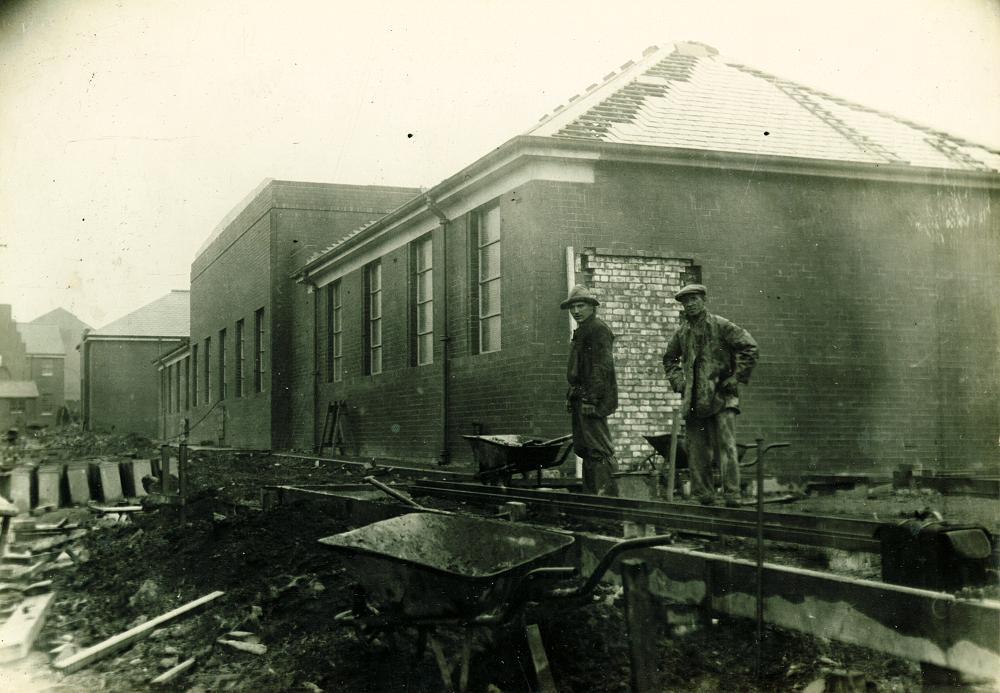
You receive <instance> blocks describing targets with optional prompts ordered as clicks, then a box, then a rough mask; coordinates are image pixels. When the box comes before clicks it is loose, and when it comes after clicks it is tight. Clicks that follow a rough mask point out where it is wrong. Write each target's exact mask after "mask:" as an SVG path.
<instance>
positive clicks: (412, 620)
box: [319, 512, 672, 688]
mask: <svg viewBox="0 0 1000 693" xmlns="http://www.w3.org/2000/svg"><path fill="white" fill-rule="evenodd" d="M671 540H672V537H671V536H655V537H644V538H641V539H632V540H629V541H623V542H621V543H619V544H617V545H615V546H614V547H613V548H612V549H611V550H609V551H608V553H607V554H605V556H604V557H603V558H602V559H601V561H600V562H599V563H598V565H597V566H596V567H595V569H594V571H593V573H591V575H590V576H589V577H587V578H586V579H582V578H579V577H577V571H576V569H575V568H572V567H569V566H567V565H565V559H566V557H567V556H566V554H567V550H568V549H569V548H570V546H571V545H572V544H573V542H574V538H573V536H572V535H571V534H568V533H565V532H561V531H554V530H548V529H542V528H538V527H531V526H527V525H523V524H518V523H512V522H505V521H499V520H490V519H484V518H478V517H470V516H463V515H454V514H451V513H436V512H425V513H419V512H418V513H410V514H407V515H401V516H399V517H394V518H391V519H388V520H382V521H380V522H376V523H374V524H370V525H367V526H365V527H360V528H358V529H355V530H351V531H349V532H344V533H342V534H336V535H333V536H329V537H324V538H322V539H320V540H319V541H320V543H322V544H324V545H326V546H328V547H330V548H331V549H334V550H336V551H338V552H340V553H343V554H347V555H348V556H349V557H350V561H349V562H348V564H347V569H348V571H350V572H351V574H352V576H353V577H354V579H355V580H356V582H357V583H358V589H357V592H356V593H355V603H354V606H353V607H352V609H351V610H349V611H346V612H343V613H341V614H338V615H337V617H336V619H337V620H338V621H348V622H351V623H353V624H354V625H356V626H358V627H359V629H360V630H361V632H362V633H363V634H365V635H367V636H368V637H372V636H373V635H377V634H381V633H387V632H390V633H391V632H399V631H400V630H401V629H404V630H405V629H406V628H416V629H417V632H418V636H419V638H420V640H419V641H418V654H419V653H422V652H423V648H424V645H425V644H426V642H427V639H428V636H429V635H430V634H431V632H432V631H433V630H434V629H435V628H436V627H439V626H456V627H460V628H464V629H466V631H468V629H471V628H477V627H493V626H499V625H501V624H503V623H506V622H508V621H510V620H511V619H512V618H513V617H514V616H515V615H516V614H517V613H519V611H520V610H521V609H522V607H523V606H524V605H525V604H526V603H527V602H528V601H542V600H547V599H563V600H567V603H572V602H570V601H569V600H571V599H572V598H577V597H579V598H583V597H586V596H588V595H589V594H590V593H591V592H592V591H593V590H594V588H595V587H596V586H597V584H598V583H599V582H600V580H601V578H602V577H603V576H604V574H605V572H607V570H608V568H609V567H610V565H611V563H612V562H613V561H614V559H615V558H616V557H617V556H618V555H619V554H621V553H622V552H623V551H628V550H633V549H639V548H645V547H649V546H658V545H662V544H667V543H670V541H671ZM462 640H463V641H464V643H466V644H464V645H462V647H463V648H464V652H463V668H464V669H467V666H468V657H469V653H468V645H467V643H468V642H470V640H471V635H468V636H467V637H465V638H463V639H462ZM431 644H432V647H433V648H434V650H435V656H436V657H437V658H438V664H439V666H441V667H442V673H444V672H445V670H446V669H448V670H449V671H450V668H449V667H446V666H445V665H444V664H443V659H444V655H443V653H442V651H441V648H440V646H439V645H438V644H437V643H436V642H434V641H433V640H431ZM463 677H464V674H463ZM446 683H448V685H449V686H451V685H452V684H451V682H450V681H446ZM459 688H461V686H459Z"/></svg>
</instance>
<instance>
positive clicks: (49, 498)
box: [38, 463, 66, 508]
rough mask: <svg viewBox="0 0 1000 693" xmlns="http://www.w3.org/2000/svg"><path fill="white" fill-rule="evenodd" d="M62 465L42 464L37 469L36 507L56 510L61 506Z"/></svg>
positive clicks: (64, 466) (63, 473)
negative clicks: (47, 507)
mask: <svg viewBox="0 0 1000 693" xmlns="http://www.w3.org/2000/svg"><path fill="white" fill-rule="evenodd" d="M65 474H66V465H64V464H58V463H56V464H52V463H47V464H43V465H42V466H41V467H39V468H38V505H39V506H49V507H54V508H58V507H60V506H61V505H62V482H63V477H64V476H65Z"/></svg>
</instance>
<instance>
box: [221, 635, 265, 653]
mask: <svg viewBox="0 0 1000 693" xmlns="http://www.w3.org/2000/svg"><path fill="white" fill-rule="evenodd" d="M215 642H217V643H219V644H220V645H227V646H229V647H232V648H233V649H236V650H240V651H242V652H249V653H250V654H255V655H262V654H267V645H261V644H260V643H255V642H243V641H242V640H227V639H226V638H219V639H218V640H216V641H215Z"/></svg>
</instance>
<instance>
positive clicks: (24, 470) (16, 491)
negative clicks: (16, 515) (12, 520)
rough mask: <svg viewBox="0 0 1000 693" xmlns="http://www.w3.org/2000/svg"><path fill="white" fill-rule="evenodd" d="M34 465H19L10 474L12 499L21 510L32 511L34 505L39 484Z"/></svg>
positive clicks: (24, 511)
mask: <svg viewBox="0 0 1000 693" xmlns="http://www.w3.org/2000/svg"><path fill="white" fill-rule="evenodd" d="M37 483H38V481H37V479H36V476H35V468H34V467H24V466H22V467H18V468H17V469H15V470H14V471H13V472H11V475H10V500H11V502H12V503H13V504H14V505H16V506H17V509H18V510H19V511H20V512H23V513H26V512H30V511H31V509H32V508H33V507H34V502H33V501H34V495H35V494H34V493H33V492H34V491H35V489H36V486H37Z"/></svg>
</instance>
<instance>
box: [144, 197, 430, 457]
mask: <svg viewBox="0 0 1000 693" xmlns="http://www.w3.org/2000/svg"><path fill="white" fill-rule="evenodd" d="M418 192H419V191H418V190H416V189H413V188H394V187H379V186H356V185H334V184H325V183H303V182H293V181H278V180H270V179H269V180H265V181H264V182H263V183H262V184H261V185H260V186H259V187H258V188H257V189H256V190H254V191H253V192H252V193H251V194H250V195H249V196H248V197H247V199H245V200H244V201H243V202H242V203H241V204H240V205H238V206H237V207H236V209H234V210H233V212H232V213H230V214H229V215H228V216H227V217H226V218H225V219H224V220H223V221H222V222H221V223H220V224H219V225H218V226H217V227H216V229H215V231H213V233H212V234H211V235H210V237H209V238H208V240H207V241H206V242H205V243H204V245H203V246H202V247H201V249H200V250H199V251H198V255H197V257H195V259H194V262H193V263H192V265H191V334H190V337H191V343H190V353H189V354H188V356H186V357H184V358H187V359H189V366H188V368H189V370H190V382H189V389H190V395H189V397H190V410H189V418H190V421H191V426H192V430H191V437H192V440H194V441H198V442H201V441H206V442H207V441H212V442H215V443H218V444H226V445H234V446H240V447H246V448H258V449H267V448H287V447H290V446H291V445H292V443H293V441H292V430H293V427H294V426H296V425H298V426H300V427H301V426H309V427H311V426H312V417H311V415H310V414H311V411H312V407H313V401H314V392H313V387H312V385H311V382H312V379H311V377H310V376H309V375H308V373H309V372H310V369H311V368H312V363H313V360H312V358H307V359H305V360H301V361H296V360H294V359H293V358H292V353H293V345H298V346H299V347H301V344H306V345H308V344H310V342H309V336H308V335H309V334H311V332H307V330H311V322H312V320H311V313H309V314H308V316H306V315H302V314H297V313H296V310H295V306H294V305H293V299H294V298H296V297H297V293H298V291H297V290H298V288H299V287H297V286H296V285H295V284H294V282H293V280H292V279H291V276H292V274H294V272H295V270H296V269H297V268H298V267H300V266H301V265H302V264H303V263H304V262H305V261H306V259H307V258H308V257H309V256H310V255H312V254H314V253H315V252H316V251H317V250H318V249H320V248H322V247H324V246H325V245H328V244H329V243H330V240H331V239H336V238H339V237H341V236H343V235H345V234H347V233H348V232H350V231H351V230H352V229H355V228H357V227H358V226H359V225H361V224H364V223H366V222H369V221H372V220H374V219H377V218H379V217H381V216H383V215H385V214H386V213H388V212H389V211H391V210H393V209H395V208H397V207H399V206H400V205H402V204H403V203H404V202H406V201H408V200H410V199H412V198H413V197H414V196H415V195H416V194H417V193H418ZM301 303H303V304H304V303H305V300H304V299H303V301H301ZM306 317H308V323H307V324H305V325H303V324H302V321H303V319H305V318H306ZM300 350H301V349H300ZM306 350H307V351H308V348H307V349H306ZM296 369H301V370H302V371H304V372H305V374H306V375H305V376H304V377H303V374H302V373H297V372H296ZM302 381H304V382H306V383H309V386H308V387H306V388H305V389H301V388H293V386H292V385H293V382H302ZM173 414H174V415H176V414H177V412H176V411H175V412H173ZM161 418H162V417H161ZM166 418H167V419H168V420H169V418H170V417H169V416H168V417H166ZM169 425H170V424H169V423H168V426H169ZM172 425H173V426H175V427H176V425H177V422H176V421H175V422H174V423H173V424H172ZM310 436H311V432H309V433H306V434H305V435H304V436H303V437H306V438H308V437H310Z"/></svg>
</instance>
